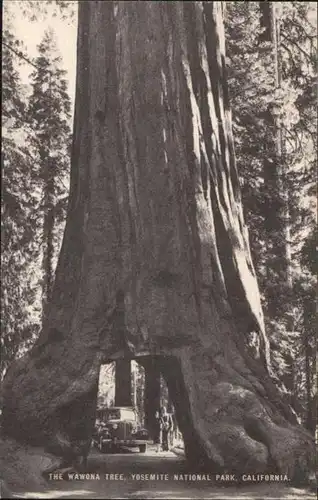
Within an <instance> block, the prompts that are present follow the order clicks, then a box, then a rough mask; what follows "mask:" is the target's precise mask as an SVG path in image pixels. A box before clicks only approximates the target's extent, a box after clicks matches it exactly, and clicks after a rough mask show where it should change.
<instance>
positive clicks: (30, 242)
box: [1, 23, 39, 378]
mask: <svg viewBox="0 0 318 500" xmlns="http://www.w3.org/2000/svg"><path fill="white" fill-rule="evenodd" d="M21 48H22V44H21V42H20V41H19V40H17V39H16V37H15V36H14V34H13V31H12V26H10V24H9V23H7V25H6V29H5V30H4V32H3V51H2V160H1V169H2V192H1V196H2V226H1V266H2V268H1V270H2V273H1V312H2V336H1V353H2V356H1V378H2V376H3V375H4V373H5V371H6V369H7V367H8V365H9V364H10V362H11V361H12V360H13V359H14V358H15V357H16V356H18V355H20V354H21V353H22V352H23V351H24V350H25V348H27V347H28V346H29V344H30V342H32V340H34V337H35V336H36V335H37V333H38V330H39V325H38V321H37V317H36V314H35V311H33V314H31V313H30V308H31V309H32V305H33V303H34V298H35V290H34V289H33V287H32V283H31V273H32V269H31V263H32V261H34V259H36V255H37V248H36V245H35V242H34V240H35V238H34V224H33V222H34V218H33V215H34V208H35V204H36V200H35V197H34V195H33V192H34V189H33V188H34V185H33V176H32V173H33V165H32V161H31V157H30V155H29V151H28V149H27V148H26V147H25V140H26V135H27V131H26V128H25V120H26V92H25V89H24V88H23V85H22V83H21V81H20V78H19V73H18V61H19V59H18V58H17V54H19V51H20V50H21Z"/></svg>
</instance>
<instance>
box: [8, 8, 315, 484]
mask: <svg viewBox="0 0 318 500" xmlns="http://www.w3.org/2000/svg"><path fill="white" fill-rule="evenodd" d="M78 30H79V31H78V54H77V55H78V67H77V92H76V110H75V129H74V142H73V154H72V170H71V191H70V202H69V208H68V218H67V224H66V229H65V234H64V241H63V245H62V249H61V254H60V258H59V262H58V266H57V272H56V279H55V285H54V289H53V294H52V300H51V303H50V308H49V314H48V321H47V324H46V326H45V327H44V329H43V331H42V334H41V336H40V339H39V341H38V342H37V343H36V345H35V346H34V348H33V349H32V350H31V351H30V352H29V353H28V354H27V356H25V357H24V358H23V359H20V360H18V361H17V362H16V363H14V364H13V365H12V367H11V369H10V370H9V371H8V374H7V377H6V383H5V391H4V410H3V426H4V429H5V431H6V432H7V434H10V435H11V436H14V437H15V438H16V439H18V440H21V439H27V440H28V443H29V444H31V445H35V444H40V443H41V444H43V443H44V444H45V445H46V447H47V448H48V449H50V450H51V451H53V452H54V453H56V454H57V455H61V456H64V457H65V456H67V457H69V458H71V457H75V456H76V455H78V454H80V453H81V448H83V447H85V443H88V442H89V440H90V435H91V431H92V426H93V422H94V410H95V404H96V396H97V384H98V376H99V369H100V365H101V363H102V362H103V361H106V360H111V359H116V358H122V357H127V358H129V357H138V356H140V357H142V356H156V359H157V360H159V362H160V370H161V372H162V374H163V375H164V377H165V379H166V382H167V384H168V387H169V392H170V395H171V397H172V400H173V403H174V406H175V408H176V416H177V419H178V424H179V427H180V430H181V431H182V433H183V436H184V440H185V449H186V454H187V456H188V458H189V459H191V460H192V461H193V462H194V463H195V464H198V465H199V466H203V467H208V468H209V470H215V471H216V470H223V471H224V470H227V471H232V472H235V471H236V472H242V471H253V472H254V473H255V472H258V471H262V472H264V471H266V470H271V471H274V470H275V471H280V472H286V473H288V474H289V476H290V478H292V479H296V478H297V477H299V476H303V477H305V476H306V474H307V472H308V471H309V469H310V461H311V456H312V442H311V437H310V436H309V435H308V434H307V433H306V432H305V431H304V430H303V429H302V428H300V427H299V426H297V424H296V422H295V421H294V418H293V415H292V413H291V412H290V410H289V408H288V406H287V405H284V403H283V402H282V401H281V397H279V396H278V395H277V392H276V389H275V386H274V384H273V383H272V381H271V379H270V376H269V369H270V368H269V356H268V343H267V340H266V336H265V332H264V327H263V317H262V311H261V306H260V300H259V292H258V287H257V283H256V278H255V273H254V269H253V265H252V262H251V257H250V250H249V244H248V235H247V231H246V227H245V225H244V221H243V216H242V206H241V198H240V190H239V183H238V178H237V171H236V166H235V158H234V152H233V141H232V136H231V123H230V110H229V102H228V95H227V86H226V75H225V54H224V35H223V24H222V5H221V3H220V2H102V1H97V2H91V1H90V2H84V1H83V2H80V6H79V28H78ZM140 360H141V361H142V358H140ZM26 436H27V438H26Z"/></svg>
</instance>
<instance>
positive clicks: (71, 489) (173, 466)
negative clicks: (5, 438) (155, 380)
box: [0, 441, 316, 500]
mask: <svg viewBox="0 0 318 500" xmlns="http://www.w3.org/2000/svg"><path fill="white" fill-rule="evenodd" d="M123 451H124V450H123ZM3 452H5V453H6V456H5V455H3ZM1 457H2V458H1ZM50 460H51V457H50V456H49V455H45V454H42V455H41V450H34V452H33V453H32V455H28V456H27V450H26V449H24V448H23V447H20V448H17V446H16V445H15V448H14V449H11V450H10V449H9V444H8V443H7V444H6V445H5V446H4V444H3V442H2V443H1V441H0V465H1V472H0V476H1V478H2V479H3V480H4V482H3V483H2V497H1V496H0V498H20V499H22V498H39V499H40V498H43V499H46V498H54V499H56V498H61V499H71V498H83V499H102V498H104V499H105V498H109V499H115V498H116V499H117V498H122V499H146V498H150V499H170V498H171V499H178V500H181V499H182V500H183V499H198V500H199V499H211V500H227V499H229V500H230V499H231V500H265V499H266V500H276V499H277V500H278V499H284V500H309V499H312V498H316V496H315V494H314V492H311V491H309V490H308V489H297V488H293V487H290V486H288V485H286V484H283V483H268V482H264V483H257V484H256V483H253V484H243V485H240V486H235V485H229V486H227V485H226V484H222V483H220V482H215V481H208V480H207V481H198V480H190V481H189V480H184V479H181V478H182V475H184V474H185V473H186V468H185V461H184V459H183V457H182V456H181V455H179V454H178V455H176V454H174V453H172V452H160V453H156V452H155V450H154V449H153V448H152V447H150V449H149V450H148V451H147V452H146V453H142V454H141V453H138V452H135V451H131V450H126V452H123V453H116V454H101V453H99V452H98V451H97V450H92V452H91V454H90V456H89V462H88V475H83V476H74V475H73V476H72V475H71V472H70V471H68V472H64V474H62V475H61V476H59V479H57V477H56V476H53V475H51V477H48V480H47V481H46V480H44V478H42V477H41V476H40V475H39V470H43V468H46V466H47V465H50ZM147 474H149V476H148V478H147ZM150 474H153V475H154V477H155V478H154V477H152V478H150ZM112 475H113V476H112ZM115 475H117V476H115ZM211 476H212V475H211ZM176 478H178V479H176Z"/></svg>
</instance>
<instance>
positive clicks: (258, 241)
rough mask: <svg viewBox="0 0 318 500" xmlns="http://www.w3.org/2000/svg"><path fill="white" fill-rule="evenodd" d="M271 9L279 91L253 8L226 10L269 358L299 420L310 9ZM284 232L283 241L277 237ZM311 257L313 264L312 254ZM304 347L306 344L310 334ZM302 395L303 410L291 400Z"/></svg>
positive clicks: (310, 134) (309, 205)
mask: <svg viewBox="0 0 318 500" xmlns="http://www.w3.org/2000/svg"><path fill="white" fill-rule="evenodd" d="M275 8H276V16H277V18H276V21H277V27H276V29H278V30H279V40H278V47H277V58H278V65H279V66H278V70H279V72H280V75H279V77H280V85H279V88H277V86H275V66H274V62H273V61H274V54H273V47H272V45H271V42H270V41H269V40H268V37H264V36H263V35H264V30H265V27H264V26H263V27H262V22H261V21H262V19H261V11H260V6H259V4H258V3H257V2H228V3H227V43H228V52H227V54H228V58H229V61H228V71H229V85H230V95H231V105H232V112H233V122H234V124H233V127H234V138H235V147H236V154H237V160H238V168H239V174H240V179H241V186H242V196H243V206H244V211H245V217H246V220H247V224H248V227H249V231H250V241H251V247H252V253H253V258H254V263H255V266H256V270H257V275H258V280H259V284H260V287H261V292H262V297H263V306H264V309H265V320H266V324H267V331H268V332H269V334H270V340H271V348H272V358H273V362H274V367H275V371H276V373H277V375H278V378H279V379H280V380H281V381H283V382H284V385H285V387H286V388H287V390H288V391H289V393H290V394H291V400H292V401H291V402H292V403H293V404H294V406H297V410H298V413H299V414H300V415H302V417H304V415H305V413H306V407H307V406H308V404H309V403H308V401H307V403H306V402H305V400H306V397H305V396H304V395H305V392H304V391H305V389H304V383H300V382H299V380H300V379H304V378H306V377H305V373H306V369H305V365H306V356H309V357H310V359H308V360H307V369H308V366H309V365H310V377H309V378H310V385H311V390H313V387H314V383H313V381H314V379H313V373H314V370H313V366H314V357H313V351H312V350H311V351H310V350H309V349H307V350H306V349H304V345H305V344H306V339H308V334H309V331H308V325H307V326H305V316H306V313H305V309H306V307H305V303H304V300H305V299H304V295H303V293H304V289H306V293H309V295H310V294H311V295H312V293H313V289H312V276H313V274H312V272H313V268H312V267H310V265H309V266H307V265H306V264H307V263H309V262H311V258H312V257H309V256H308V254H307V253H306V249H308V250H309V249H312V242H313V239H312V235H313V228H314V200H313V191H314V185H315V178H314V165H315V162H316V153H315V140H316V139H315V134H316V127H315V106H316V104H315V60H316V45H315V43H316V30H315V19H316V16H315V10H316V7H315V6H314V5H313V4H312V3H310V2H305V3H303V2H278V3H277V4H275ZM271 118H272V121H271ZM277 119H278V120H279V124H280V127H281V132H282V151H281V155H280V157H278V156H277V152H276V150H275V141H276V136H277V123H278V122H277ZM265 159H266V160H267V161H268V160H270V162H271V164H272V165H273V172H275V171H276V172H279V174H278V177H279V178H277V173H276V174H275V175H276V178H275V175H273V176H271V177H268V176H266V175H264V160H265ZM278 164H279V168H278ZM281 203H286V207H287V210H286V212H285V219H284V220H283V225H284V227H283V228H282V226H281V225H279V224H278V225H277V226H276V227H275V224H276V221H277V213H278V212H279V211H280V209H281ZM286 227H288V232H287V233H286V231H284V230H282V229H284V228H286ZM310 242H311V243H310ZM284 246H288V248H289V249H290V252H289V254H287V255H288V259H287V262H286V265H287V266H288V270H289V273H290V278H291V282H292V286H291V287H290V286H287V283H286V281H284V279H283V278H282V274H281V270H282V269H283V267H284V259H285V258H286V257H285V256H284V255H282V254H279V253H278V249H281V248H282V247H284ZM309 255H311V256H313V253H312V250H309ZM307 258H309V260H308V261H306V259H307ZM310 283H311V284H310ZM309 290H310V291H309ZM271 302H274V303H275V308H274V309H273V308H270V307H269V306H270V303H271ZM309 329H310V327H309ZM310 338H311V341H310V344H312V333H311V334H310ZM305 350H306V354H305ZM300 353H302V355H300ZM300 359H302V360H303V361H302V362H300ZM302 372H303V373H304V375H302ZM307 382H308V379H307ZM301 387H302V389H301ZM299 391H300V392H302V395H303V396H302V397H301V399H302V404H301V405H299V404H296V400H297V397H296V398H295V397H293V395H294V394H295V392H296V393H297V395H299ZM307 399H308V398H307ZM304 420H306V419H304Z"/></svg>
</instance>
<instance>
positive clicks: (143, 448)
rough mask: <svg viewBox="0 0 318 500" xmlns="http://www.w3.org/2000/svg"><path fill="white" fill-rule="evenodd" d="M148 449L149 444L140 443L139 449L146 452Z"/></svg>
mask: <svg viewBox="0 0 318 500" xmlns="http://www.w3.org/2000/svg"><path fill="white" fill-rule="evenodd" d="M146 450H147V445H146V444H140V445H139V451H140V453H145V452H146Z"/></svg>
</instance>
